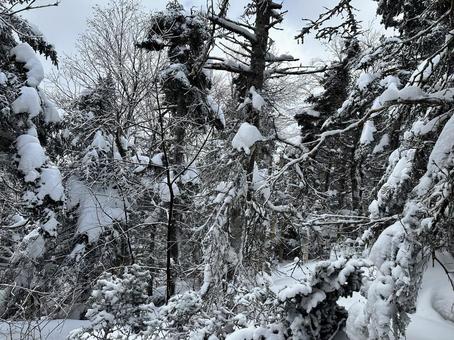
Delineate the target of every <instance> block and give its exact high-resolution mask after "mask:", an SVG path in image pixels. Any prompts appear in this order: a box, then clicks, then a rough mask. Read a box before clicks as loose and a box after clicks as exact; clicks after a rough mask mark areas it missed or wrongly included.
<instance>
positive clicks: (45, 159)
mask: <svg viewBox="0 0 454 340" xmlns="http://www.w3.org/2000/svg"><path fill="white" fill-rule="evenodd" d="M33 3H34V1H9V4H6V3H2V4H1V5H0V19H1V24H0V39H1V40H0V42H1V44H0V49H1V57H0V88H1V95H0V112H1V113H0V115H1V119H0V120H1V123H0V131H1V140H0V141H1V146H0V149H1V169H2V170H1V172H2V178H3V179H4V181H2V184H0V186H1V191H2V195H1V201H2V203H1V205H2V206H3V207H2V209H1V210H2V212H1V213H0V218H1V224H2V225H3V226H4V227H2V230H1V233H2V237H1V243H2V244H1V246H2V256H3V258H2V261H4V263H5V262H6V263H8V265H7V270H6V271H5V272H4V273H3V274H2V284H4V285H5V286H4V291H3V298H2V300H1V303H0V314H1V315H2V316H10V317H11V316H15V317H19V316H21V317H24V316H27V315H35V313H38V312H39V309H40V307H41V306H40V304H39V299H40V296H39V293H37V292H36V291H39V287H40V285H41V284H42V283H43V282H42V281H41V280H40V279H39V278H38V277H39V274H40V271H42V270H43V266H44V263H43V258H44V257H46V256H47V252H48V250H49V249H51V248H52V243H53V241H54V240H55V238H56V237H57V235H58V229H59V224H60V222H59V221H58V216H57V215H58V212H59V210H60V206H61V203H62V201H63V200H64V190H63V185H62V176H61V173H60V170H59V169H58V167H57V166H56V165H55V164H54V163H53V162H52V160H51V158H50V157H49V155H48V154H47V152H46V145H47V144H48V143H49V144H50V143H52V141H51V140H50V138H49V136H50V135H51V133H50V130H51V129H55V127H54V126H53V125H54V124H56V123H58V122H59V121H60V115H59V112H58V110H57V108H56V107H55V105H54V104H53V103H52V102H51V101H50V100H49V99H48V98H47V96H46V94H45V93H44V92H43V90H42V89H40V87H39V86H40V83H41V81H42V80H43V78H44V70H43V67H42V65H41V62H40V61H39V59H38V56H37V54H36V52H38V53H41V54H43V55H45V56H46V57H49V58H50V59H51V60H52V62H53V63H54V64H56V63H57V56H56V52H55V50H54V49H53V47H52V46H51V45H50V44H49V43H47V42H46V41H45V40H44V38H43V36H42V34H41V33H40V32H39V31H37V29H35V28H34V27H33V26H32V25H31V24H30V23H29V22H28V21H26V20H25V19H23V18H22V17H20V16H19V15H18V13H19V12H21V11H24V10H33V9H34V8H35V6H34V4H33ZM16 37H17V38H16Z"/></svg>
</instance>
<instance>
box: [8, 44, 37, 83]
mask: <svg viewBox="0 0 454 340" xmlns="http://www.w3.org/2000/svg"><path fill="white" fill-rule="evenodd" d="M11 55H12V56H15V57H16V61H17V62H19V63H24V64H25V68H26V69H27V70H28V72H27V84H28V85H29V86H33V87H38V86H39V84H40V83H41V81H42V80H43V79H44V69H43V65H41V62H40V61H39V59H38V57H37V55H36V53H35V51H34V50H33V48H31V46H30V45H29V44H27V43H22V44H19V45H17V46H16V47H14V48H13V49H12V50H11Z"/></svg>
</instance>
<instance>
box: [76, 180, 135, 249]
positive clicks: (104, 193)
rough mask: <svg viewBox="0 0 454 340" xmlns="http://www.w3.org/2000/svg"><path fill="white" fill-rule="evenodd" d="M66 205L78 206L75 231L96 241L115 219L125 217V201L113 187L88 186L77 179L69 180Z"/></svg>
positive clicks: (93, 241)
mask: <svg viewBox="0 0 454 340" xmlns="http://www.w3.org/2000/svg"><path fill="white" fill-rule="evenodd" d="M68 187H69V201H68V207H69V208H70V209H71V208H75V207H77V206H78V213H79V217H78V220H77V233H78V234H84V235H87V237H88V243H90V244H93V243H96V241H98V239H99V237H100V236H101V234H102V233H103V232H104V230H106V229H107V228H108V227H110V226H111V225H112V224H113V223H115V222H116V221H124V220H125V219H126V212H125V206H126V207H127V202H125V201H124V200H123V199H122V198H121V197H120V195H119V194H118V192H117V191H116V190H115V189H113V188H97V187H93V188H89V187H88V186H86V185H85V184H84V183H82V182H80V181H78V180H77V179H74V178H72V179H70V181H69V185H68Z"/></svg>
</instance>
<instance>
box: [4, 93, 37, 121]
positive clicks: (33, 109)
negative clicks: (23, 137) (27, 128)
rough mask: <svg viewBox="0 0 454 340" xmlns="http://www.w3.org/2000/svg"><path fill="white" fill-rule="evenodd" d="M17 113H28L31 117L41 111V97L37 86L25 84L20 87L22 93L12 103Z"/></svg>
mask: <svg viewBox="0 0 454 340" xmlns="http://www.w3.org/2000/svg"><path fill="white" fill-rule="evenodd" d="M11 108H12V109H13V112H14V113H15V114H18V113H28V114H29V118H33V117H36V116H37V115H39V113H40V112H41V99H40V98H39V95H38V92H37V91H36V89H35V88H33V87H29V86H23V87H21V89H20V95H19V97H17V99H16V100H15V101H14V102H13V103H12V104H11Z"/></svg>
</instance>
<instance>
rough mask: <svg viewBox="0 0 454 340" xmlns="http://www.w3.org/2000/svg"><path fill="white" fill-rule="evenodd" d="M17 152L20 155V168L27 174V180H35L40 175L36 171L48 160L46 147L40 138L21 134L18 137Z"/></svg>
mask: <svg viewBox="0 0 454 340" xmlns="http://www.w3.org/2000/svg"><path fill="white" fill-rule="evenodd" d="M16 147H17V154H18V155H19V157H20V159H19V165H18V169H19V171H21V172H22V173H23V174H24V175H25V181H26V182H33V181H35V180H36V179H37V178H38V177H39V176H40V175H39V173H38V172H37V171H36V170H37V169H40V168H41V167H42V166H43V164H44V162H45V161H46V155H45V153H44V149H43V148H42V147H41V144H40V142H39V140H38V138H36V137H34V136H31V135H27V134H25V135H20V136H19V137H17V139H16Z"/></svg>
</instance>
